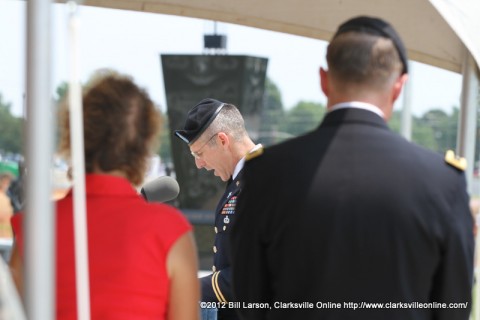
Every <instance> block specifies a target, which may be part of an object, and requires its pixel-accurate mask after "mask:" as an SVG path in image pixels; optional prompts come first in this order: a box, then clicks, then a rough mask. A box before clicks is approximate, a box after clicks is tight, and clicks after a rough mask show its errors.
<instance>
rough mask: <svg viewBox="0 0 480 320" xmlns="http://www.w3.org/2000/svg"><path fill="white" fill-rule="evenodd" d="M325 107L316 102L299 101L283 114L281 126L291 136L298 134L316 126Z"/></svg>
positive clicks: (323, 113)
mask: <svg viewBox="0 0 480 320" xmlns="http://www.w3.org/2000/svg"><path fill="white" fill-rule="evenodd" d="M325 113H326V108H325V106H324V105H323V104H321V103H318V102H309V101H300V102H298V103H297V104H296V105H295V106H294V107H293V108H292V109H291V110H289V111H288V112H287V114H286V116H285V121H284V122H283V124H282V126H281V128H282V131H284V132H288V133H289V134H291V135H293V136H298V135H300V134H303V133H305V132H308V131H311V130H313V129H315V128H316V127H318V125H319V124H320V122H321V120H322V119H323V117H324V116H325Z"/></svg>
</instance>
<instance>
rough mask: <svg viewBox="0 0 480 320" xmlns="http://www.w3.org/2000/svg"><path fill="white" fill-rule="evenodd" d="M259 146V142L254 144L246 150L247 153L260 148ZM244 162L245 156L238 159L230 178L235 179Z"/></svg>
mask: <svg viewBox="0 0 480 320" xmlns="http://www.w3.org/2000/svg"><path fill="white" fill-rule="evenodd" d="M261 147H262V144H260V143H259V144H257V145H255V147H253V149H252V150H250V151H248V153H250V152H253V151H255V150H257V149H260V148H261ZM244 164H245V157H243V158H242V159H240V161H238V163H237V165H236V166H235V170H233V174H232V180H235V178H236V177H237V175H238V173H239V172H240V170H242V169H243V165H244Z"/></svg>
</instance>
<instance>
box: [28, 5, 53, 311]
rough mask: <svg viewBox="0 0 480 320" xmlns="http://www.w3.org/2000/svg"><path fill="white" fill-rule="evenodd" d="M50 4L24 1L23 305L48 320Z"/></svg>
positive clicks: (50, 266)
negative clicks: (25, 173) (24, 207)
mask: <svg viewBox="0 0 480 320" xmlns="http://www.w3.org/2000/svg"><path fill="white" fill-rule="evenodd" d="M50 16H51V2H50V0H30V1H28V2H27V76H26V79H27V114H28V123H27V124H26V135H25V136H26V146H27V149H26V163H27V170H28V171H27V175H26V177H27V189H26V212H25V219H24V230H25V269H24V278H25V290H24V292H25V305H26V311H27V317H28V319H54V318H55V317H54V312H53V310H54V288H55V286H54V283H55V282H54V274H55V270H54V266H55V264H54V263H53V262H54V255H53V252H54V250H53V249H54V247H53V243H54V232H55V228H54V220H53V208H52V202H51V198H52V181H51V174H50V168H51V163H52V154H53V128H54V118H53V108H52V96H51V90H50V74H51V60H50V57H51V43H50V41H51V27H50V21H51V18H50Z"/></svg>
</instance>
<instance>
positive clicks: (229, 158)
mask: <svg viewBox="0 0 480 320" xmlns="http://www.w3.org/2000/svg"><path fill="white" fill-rule="evenodd" d="M175 135H176V136H177V137H179V138H181V139H182V140H183V141H185V142H186V143H187V144H188V146H189V148H190V151H191V153H192V155H193V157H194V159H195V164H196V166H197V168H198V169H202V168H203V169H206V170H214V174H215V175H216V176H218V177H220V179H222V181H225V182H227V187H226V190H225V193H224V194H223V196H222V198H221V199H220V201H219V203H218V205H217V208H216V210H215V227H214V231H215V244H214V246H213V252H214V254H215V255H214V261H213V267H212V271H213V273H212V274H210V275H208V276H206V277H203V278H201V287H202V301H203V302H214V303H213V304H207V306H208V307H210V308H212V306H219V307H220V308H219V309H218V319H219V320H234V319H238V316H237V315H236V313H235V310H234V309H233V308H231V305H229V304H228V302H232V300H233V298H232V288H231V273H230V260H229V254H230V252H229V251H230V250H229V247H230V243H229V238H228V237H229V236H230V230H231V226H232V224H233V223H234V222H235V219H236V216H237V214H236V204H237V198H238V196H239V194H240V191H241V190H242V171H243V170H242V169H243V164H244V162H245V156H246V155H247V154H248V153H249V152H253V151H255V150H257V149H259V148H260V147H261V146H260V145H255V144H254V143H253V142H252V140H251V139H250V137H249V136H248V133H247V130H246V129H245V123H244V120H243V117H242V115H241V114H240V111H238V109H237V108H236V107H235V106H234V105H232V104H228V103H223V102H221V101H218V100H215V99H204V100H202V101H200V102H199V103H198V104H197V105H195V106H194V107H193V108H192V109H191V110H190V111H189V112H188V115H187V119H186V121H185V125H184V128H183V129H182V130H176V131H175ZM217 302H219V304H217ZM210 316H211V312H208V310H202V317H203V318H204V319H205V318H208V319H209V317H210Z"/></svg>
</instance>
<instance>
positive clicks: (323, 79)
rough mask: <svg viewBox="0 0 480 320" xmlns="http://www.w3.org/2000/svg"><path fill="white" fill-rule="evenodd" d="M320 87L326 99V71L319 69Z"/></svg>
mask: <svg viewBox="0 0 480 320" xmlns="http://www.w3.org/2000/svg"><path fill="white" fill-rule="evenodd" d="M320 87H321V88H322V91H323V94H325V96H326V97H327V98H328V93H329V91H328V71H327V70H325V69H323V68H322V67H320Z"/></svg>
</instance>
